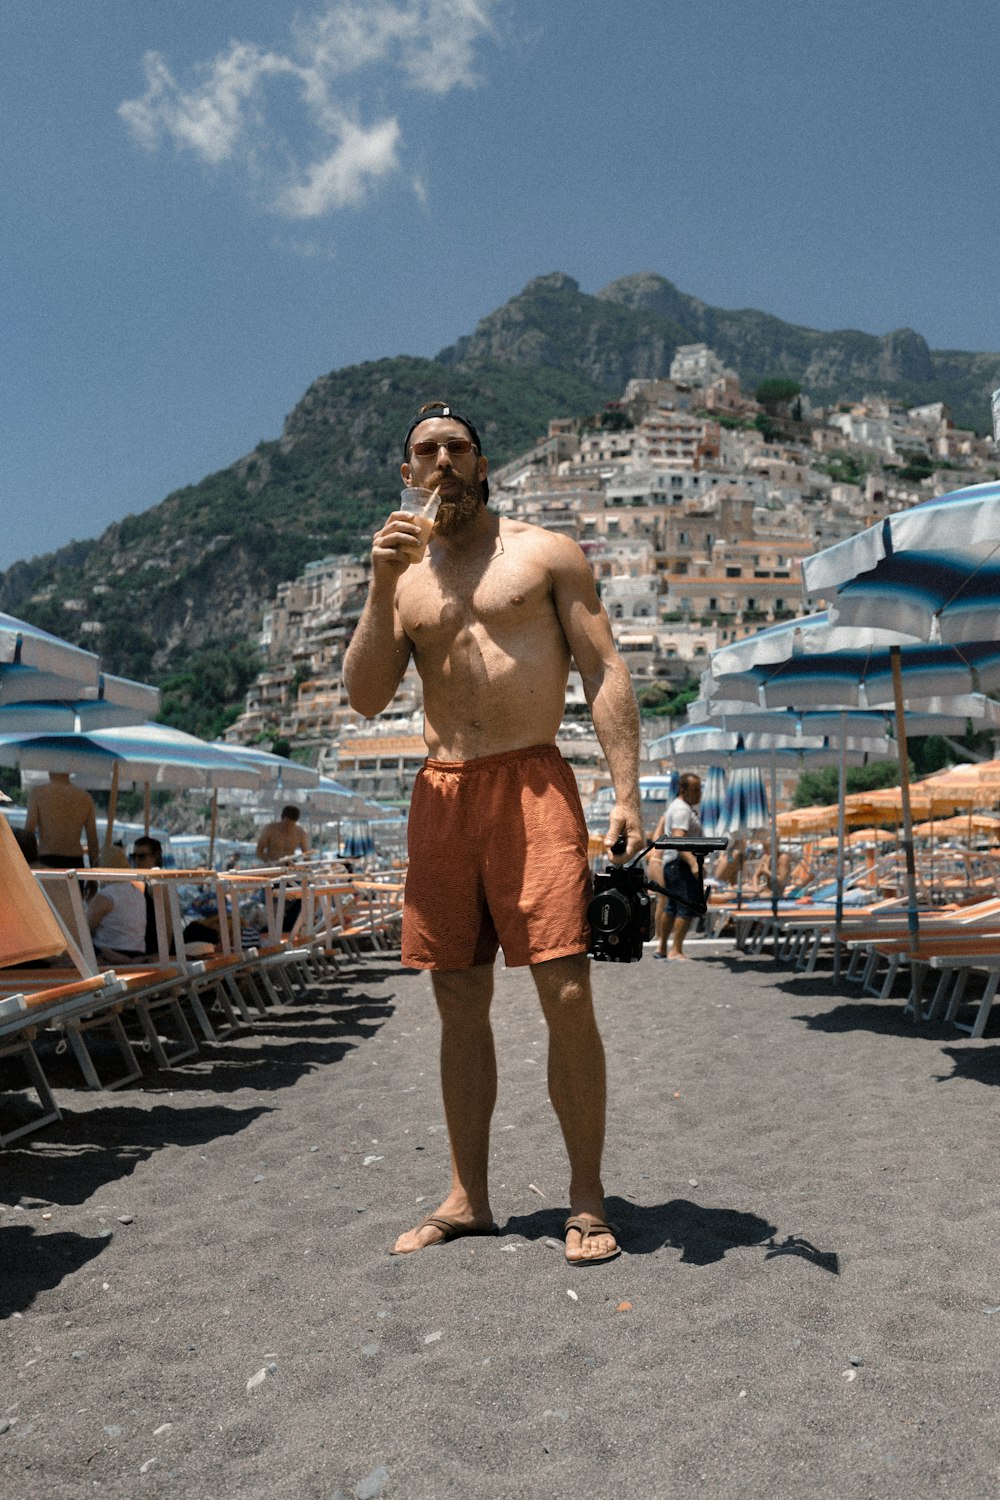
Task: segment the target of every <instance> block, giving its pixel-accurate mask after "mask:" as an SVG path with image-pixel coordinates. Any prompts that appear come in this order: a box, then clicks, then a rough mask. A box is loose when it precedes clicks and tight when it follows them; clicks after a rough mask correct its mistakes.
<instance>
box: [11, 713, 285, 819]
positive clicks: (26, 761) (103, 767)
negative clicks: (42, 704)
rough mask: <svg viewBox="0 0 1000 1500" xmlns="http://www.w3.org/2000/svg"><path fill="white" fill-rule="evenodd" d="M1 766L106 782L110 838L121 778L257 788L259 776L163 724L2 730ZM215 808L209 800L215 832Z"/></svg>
mask: <svg viewBox="0 0 1000 1500" xmlns="http://www.w3.org/2000/svg"><path fill="white" fill-rule="evenodd" d="M0 765H5V766H19V767H20V768H21V769H22V770H33V771H67V772H69V773H70V774H71V775H72V776H74V777H75V778H76V780H77V781H78V782H80V783H81V784H82V785H85V786H92V787H103V786H110V788H111V795H110V800H109V803H108V835H107V838H108V841H110V838H111V826H112V825H113V823H114V815H115V804H116V801H117V796H118V789H119V786H120V785H121V784H122V783H123V782H131V783H132V784H137V783H141V784H145V785H146V786H167V787H191V788H198V789H201V788H205V789H213V790H214V789H215V788H218V787H220V786H255V785H257V783H258V782H259V781H260V780H261V772H260V771H259V769H257V768H254V767H251V766H248V765H246V764H242V763H241V762H240V761H239V760H238V758H237V757H236V756H233V755H230V754H229V753H228V751H225V750H220V749H217V748H216V747H214V746H212V745H209V744H206V742H205V741H204V740H199V739H198V738H197V737H196V736H195V735H191V734H184V733H183V732H182V731H181V730H179V729H171V728H169V727H168V726H167V725H166V724H138V725H135V726H133V727H131V728H128V729H99V730H93V731H91V732H89V733H76V734H18V735H15V734H4V735H0ZM215 810H216V805H215V801H214V799H213V831H214V814H215Z"/></svg>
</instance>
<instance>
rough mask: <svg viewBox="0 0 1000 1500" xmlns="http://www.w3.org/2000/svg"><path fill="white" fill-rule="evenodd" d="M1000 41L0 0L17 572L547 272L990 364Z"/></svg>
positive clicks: (867, 22)
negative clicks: (889, 334) (639, 282)
mask: <svg viewBox="0 0 1000 1500" xmlns="http://www.w3.org/2000/svg"><path fill="white" fill-rule="evenodd" d="M998 45H1000V15H998V13H997V9H996V7H995V6H993V5H984V4H982V3H981V0H952V3H951V4H949V5H948V6H947V7H943V6H940V5H938V4H937V3H934V4H932V3H930V0H882V3H881V4H880V5H879V6H878V7H873V6H872V5H871V4H870V3H869V0H865V3H856V0H827V3H819V0H798V3H790V0H716V3H714V4H712V5H705V4H703V3H699V4H696V3H691V0H683V3H681V0H633V3H629V0H621V3H619V4H618V5H617V6H614V7H612V6H609V5H607V4H606V3H600V4H599V3H597V0H574V3H573V4H569V3H567V0H302V3H300V4H298V5H292V4H287V3H285V0H266V3H265V0H226V3H225V4H219V5H206V4H205V0H169V3H167V4H161V5H156V4H153V3H151V0H138V3H137V0H88V3H86V4H81V3H80V0H45V3H39V0H4V5H3V9H2V14H0V88H2V94H3V99H4V105H5V110H4V114H5V119H6V124H5V131H4V134H3V137H2V139H0V172H2V181H0V191H2V197H3V203H4V209H5V212H4V214H3V218H2V221H0V255H2V261H0V270H2V274H3V284H4V288H5V296H4V299H3V307H4V317H3V342H2V349H3V360H4V379H3V391H4V399H3V403H2V425H3V454H2V460H0V497H2V503H3V511H2V513H3V526H2V531H0V567H6V566H8V565H9V564H10V563H12V562H14V561H16V560H18V559H19V558H25V557H30V556H32V555H33V554H35V553H38V552H43V551H47V550H49V549H50V548H53V547H55V546H58V545H61V544H62V543H64V542H67V541H69V540H71V539H72V538H78V537H88V536H94V535H96V534H97V533H99V532H100V531H101V530H102V529H103V528H104V527H105V526H106V525H107V524H108V523H109V522H110V521H112V520H115V519H117V518H119V517H121V516H123V515H125V514H127V513H129V512H134V511H141V510H144V509H146V508H147V507H149V506H150V505H152V504H155V503H156V502H157V501H158V500H161V499H163V498H164V496H165V495H166V494H168V493H169V492H170V491H171V490H172V489H175V488H177V487H178V486H180V485H182V484H187V483H192V482H196V481H197V480H198V479H200V478H202V477H203V476H204V475H205V474H206V473H209V472H211V471H213V470H214V469H218V468H221V467H224V466H225V465H227V464H228V463H230V462H232V461H233V460H234V459H236V458H237V457H239V456H240V455H241V454H243V453H245V452H247V451H249V450H250V449H251V448H252V447H253V446H254V445H255V444H256V443H257V442H258V441H259V440H260V439H261V438H265V437H266V438H271V437H275V436H277V435H278V434H279V432H280V430H281V424H282V421H283V419H284V417H285V415H286V413H287V412H288V411H289V410H290V409H291V408H292V407H293V406H294V405H295V403H296V402H297V401H298V399H299V398H300V397H301V395H302V394H303V392H304V391H305V389H306V387H307V386H308V385H309V383H310V382H311V381H312V380H313V379H315V378H316V377H317V376H318V375H321V374H324V373H326V372H327V371H329V370H332V369H336V368H339V367H340V366H343V365H346V364H352V363H355V362H358V361H361V360H365V359H377V358H380V357H382V356H385V355H394V354H400V353H405V354H420V355H433V354H434V353H436V352H437V351H438V350H439V349H440V348H442V347H443V346H444V345H446V344H448V343H451V342H452V341H453V340H454V339H455V338H457V337H458V336H459V335H460V334H462V333H467V332H470V331H471V330H472V329H473V328H474V326H475V324H476V323H477V321H478V320H479V318H481V317H483V316H484V315H485V314H486V313H488V312H490V311H492V309H493V308H495V307H497V306H499V305H501V304H502V303H503V302H505V301H506V300H507V299H508V298H509V297H511V296H513V295H515V294H516V293H517V292H518V291H520V289H521V288H522V287H523V286H524V284H525V283H526V282H527V281H529V280H530V279H531V278H532V277H533V276H537V275H541V274H545V273H547V272H550V271H554V270H561V271H565V272H567V273H568V274H570V275H571V276H574V277H576V279H577V280H578V281H579V282H580V284H581V286H582V287H583V289H584V290H585V291H597V290H598V289H599V288H600V287H602V286H604V285H606V284H607V283H608V282H609V281H613V280H615V279H616V278H617V277H620V276H624V275H628V274H630V273H632V272H636V271H645V270H650V271H657V272H659V273H661V274H662V275H664V276H667V277H669V278H670V279H671V280H672V281H674V282H676V283H677V285H678V286H680V287H681V288H682V289H683V290H684V291H687V292H690V293H693V294H694V295H696V296H698V297H701V298H703V299H704V300H705V301H707V302H711V303H714V304H717V305H720V306H727V307H760V308H763V309H765V310H767V311H769V312H773V313H776V314H778V315H779V316H781V317H784V318H787V319H790V320H791V321H794V322H799V323H805V324H809V325H811V326H814V327H818V328H841V327H854V328H861V329H864V330H866V331H869V332H873V333H882V332H886V331H888V330H890V329H893V328H898V327H904V326H909V327H913V328H916V329H917V330H918V331H919V332H921V333H923V334H924V335H925V337H926V338H927V339H928V340H929V342H930V343H931V345H932V347H934V348H962V349H981V350H1000V296H998V295H997V289H996V275H995V267H996V259H997V252H996V246H997V245H998V244H1000V199H998V190H997V158H996V147H995V142H996V127H995V118H996V99H997V92H998V86H997V83H996V78H995V58H996V53H997V47H998ZM985 420H986V414H985V413H984V421H985Z"/></svg>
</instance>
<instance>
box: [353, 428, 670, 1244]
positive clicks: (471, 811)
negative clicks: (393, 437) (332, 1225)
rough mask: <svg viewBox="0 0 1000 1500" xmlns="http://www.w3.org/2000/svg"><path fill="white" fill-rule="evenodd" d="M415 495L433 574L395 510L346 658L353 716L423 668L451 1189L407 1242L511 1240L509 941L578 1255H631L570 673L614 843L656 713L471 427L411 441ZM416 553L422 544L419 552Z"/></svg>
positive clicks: (563, 559)
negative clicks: (498, 488)
mask: <svg viewBox="0 0 1000 1500" xmlns="http://www.w3.org/2000/svg"><path fill="white" fill-rule="evenodd" d="M403 451H404V462H403V466H402V470H401V473H402V476H403V480H404V482H405V483H406V484H407V485H413V486H417V487H420V488H427V489H435V488H438V489H439V490H440V495H441V506H440V509H439V511H438V517H437V520H436V522H435V527H434V532H433V534H432V537H431V541H430V544H429V546H428V549H427V552H426V554H425V556H424V557H423V559H422V560H421V561H419V562H418V563H414V562H413V551H412V549H413V541H414V536H415V535H416V534H417V528H416V526H415V525H414V524H413V521H412V519H411V518H409V517H407V515H406V514H405V513H404V512H402V511H394V512H393V513H392V515H390V516H389V518H388V520H387V521H386V523H385V525H384V526H383V527H382V529H381V530H380V531H378V532H377V533H376V534H375V538H374V541H373V545H372V573H371V582H370V587H369V592H368V599H367V602H366V604H365V608H364V612H363V614H362V617H361V620H360V622H359V624H358V628H357V630H356V632H355V634H354V637H353V639H352V641H351V644H350V646H349V648H348V651H347V655H346V658H345V662H344V679H345V682H346V684H347V689H348V694H349V697H350V701H351V704H352V706H353V707H354V708H355V709H356V710H357V711H358V712H359V713H362V714H364V715H365V716H366V717H368V718H372V717H374V716H375V715H376V714H378V713H381V711H382V710H383V709H384V708H385V707H386V706H387V704H388V703H390V702H391V700H392V697H393V695H394V693H395V692H396V689H397V687H398V685H399V683H400V681H401V679H402V677H403V674H404V672H405V671H406V667H407V664H408V662H409V660H410V657H411V656H412V657H413V660H414V663H415V665H416V668H417V671H418V672H419V674H420V677H421V680H422V682H423V689H424V739H425V741H426V744H427V749H428V751H429V759H428V760H427V761H426V762H425V764H424V766H423V768H422V769H421V771H420V773H419V775H418V777H417V782H416V785H415V787H414V792H413V799H412V802H411V807H410V820H409V837H410V862H409V868H408V871H407V881H406V893H405V898H404V915H403V962H404V963H405V964H407V965H408V966H410V967H416V968H424V969H429V970H430V971H431V979H432V983H433V986H434V995H435V999H436V1001H437V1005H438V1010H439V1013H440V1016H441V1024H442V1036H441V1084H442V1092H443V1095H444V1107H445V1117H446V1119H447V1122H448V1131H449V1135H450V1141H451V1156H452V1181H451V1190H450V1192H449V1193H448V1195H447V1197H446V1198H445V1199H444V1202H443V1203H442V1204H441V1206H440V1208H439V1209H438V1210H437V1212H436V1213H434V1214H431V1215H430V1216H429V1217H428V1218H426V1219H425V1220H423V1222H422V1223H420V1224H418V1225H417V1226H416V1228H415V1229H412V1230H409V1231H407V1233H405V1234H403V1235H401V1236H400V1237H399V1239H398V1240H397V1241H396V1244H395V1247H394V1248H395V1252H396V1253H397V1254H404V1253H408V1252H412V1251H418V1250H423V1249H425V1248H426V1247H428V1246H430V1245H435V1244H441V1243H443V1242H444V1241H446V1240H450V1239H454V1238H456V1237H457V1236H459V1235H463V1234H490V1233H496V1225H495V1224H494V1222H493V1214H492V1211H491V1209H490V1201H489V1190H488V1183H487V1163H488V1156H489V1134H490V1121H491V1117H492V1114H493V1107H494V1103H495V1101H496V1056H495V1052H494V1045H493V1033H492V1028H491V1026H490V1002H491V999H492V995H493V964H494V960H495V957H496V953H497V948H498V944H499V945H501V946H502V947H503V949H504V956H505V959H506V962H507V964H508V966H509V967H514V966H518V965H530V967H531V972H532V978H533V979H534V982H535V987H536V989H537V991H538V996H539V1000H540V1001H541V1006H542V1011H543V1013H544V1016H545V1019H546V1022H547V1023H548V1030H549V1057H548V1084H549V1096H550V1098H551V1100H552V1104H553V1106H554V1108H555V1111H556V1115H557V1116H558V1119H559V1124H560V1127H561V1129H562V1133H563V1138H564V1140H565V1143H566V1149H567V1153H568V1156H569V1163H570V1184H569V1199H570V1208H571V1215H570V1218H569V1220H568V1221H567V1226H566V1257H567V1259H568V1260H571V1261H574V1262H580V1261H598V1260H607V1259H610V1258H611V1257H612V1256H614V1255H616V1254H617V1253H618V1246H617V1243H616V1240H615V1237H614V1233H613V1231H612V1230H611V1229H610V1227H609V1226H608V1225H607V1224H606V1223H605V1220H604V1188H603V1184H602V1182H601V1156H602V1152H603V1146H604V1119H605V1071H604V1050H603V1046H602V1043H601V1038H600V1034H599V1032H598V1029H597V1023H596V1020H595V1018H594V1011H593V1002H592V997H591V989H590V960H589V959H588V957H587V954H586V948H587V942H588V929H587V923H586V904H587V900H588V898H589V894H590V876H589V867H588V863H587V829H586V824H585V823H584V820H583V815H582V810H581V808H580V801H579V795H578V793H577V790H576V782H575V779H574V777H573V774H572V772H571V771H570V769H569V767H568V766H567V764H566V762H565V761H564V760H563V759H562V757H561V756H560V755H559V752H558V751H557V749H556V747H555V739H556V734H557V731H558V729H559V725H560V722H561V720H562V716H563V709H564V707H565V701H566V683H567V679H568V676H569V668H570V662H571V661H574V662H575V663H576V666H577V668H578V670H579V672H580V675H581V677H582V679H583V686H584V691H585V693H586V697H587V702H588V703H589V705H590V709H591V713H592V715H593V720H594V727H595V730H596V732H597V735H598V738H599V740H600V743H601V746H602V748H603V750H604V753H605V756H606V757H607V761H608V765H609V767H610V770H611V776H612V779H613V782H614V787H615V796H616V799H617V800H616V802H615V807H614V811H613V812H612V815H611V819H610V826H609V829H608V834H607V838H606V841H605V842H606V845H607V847H608V849H609V850H610V848H611V846H612V845H613V844H614V843H615V841H616V840H617V839H618V836H619V834H624V836H625V843H626V847H625V853H624V854H623V855H621V856H619V857H621V858H628V857H630V856H631V855H632V854H634V853H636V852H637V851H638V850H639V849H640V848H641V847H642V843H643V838H642V816H641V810H640V804H639V787H638V754H639V715H638V710H637V708H636V703H635V695H634V693H633V691H632V684H631V681H630V679H629V674H628V670H627V668H626V666H625V664H624V662H623V661H622V660H621V658H620V656H619V655H618V653H617V651H616V649H615V644H614V640H613V637H612V634H611V627H610V625H609V623H608V617H607V615H606V613H605V611H604V609H603V608H602V606H601V603H600V601H599V599H598V597H597V590H596V588H595V586H594V578H593V574H592V572H591V570H590V567H589V565H588V563H587V561H586V559H585V557H584V555H583V553H582V552H581V550H580V548H579V547H578V546H577V545H576V543H575V542H573V541H571V540H570V539H569V538H568V537H565V536H561V535H559V534H557V533H555V532H550V531H545V530H543V529H542V528H541V527H538V526H529V525H527V524H525V523H524V522H522V521H517V520H510V519H507V518H506V517H504V518H500V517H499V516H496V515H494V514H493V513H492V512H491V511H490V510H489V509H488V508H487V501H488V499H489V486H488V482H487V478H486V474H487V461H486V458H485V457H484V455H483V453H482V451H481V444H480V441H479V436H478V433H477V432H476V429H475V428H474V426H473V425H472V423H471V422H470V421H469V420H468V419H467V418H465V417H462V416H459V415H458V414H457V413H456V412H454V411H453V410H452V408H450V407H448V406H446V405H444V404H443V403H441V402H432V403H430V404H429V406H426V407H423V408H421V411H420V413H419V414H418V415H417V417H416V419H415V420H414V422H413V423H412V424H411V426H410V429H409V431H408V432H407V434H406V440H405V442H404V449H403ZM408 549H410V550H408Z"/></svg>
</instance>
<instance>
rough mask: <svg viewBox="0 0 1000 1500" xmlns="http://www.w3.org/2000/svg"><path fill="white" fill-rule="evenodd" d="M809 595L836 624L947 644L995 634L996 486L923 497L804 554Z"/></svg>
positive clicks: (999, 545)
mask: <svg viewBox="0 0 1000 1500" xmlns="http://www.w3.org/2000/svg"><path fill="white" fill-rule="evenodd" d="M802 578H803V584H804V587H805V590H806V595H807V597H809V598H812V599H816V598H822V599H825V600H827V601H828V602H831V603H832V602H833V599H834V595H836V601H835V604H834V606H833V607H834V612H835V614H836V619H837V622H838V624H839V625H841V626H842V627H848V626H853V625H861V626H868V625H870V624H873V623H875V622H876V621H877V622H878V623H879V625H880V626H882V627H888V628H890V629H893V630H899V631H901V632H902V633H904V634H906V635H910V636H915V637H917V638H919V639H920V640H931V639H932V638H934V637H936V638H938V639H940V640H941V641H944V642H948V643H955V642H963V641H985V640H996V639H997V638H998V637H1000V483H996V482H993V483H991V484H977V485H972V486H970V487H968V488H966V489H961V490H954V491H952V492H951V493H950V494H947V495H938V496H936V497H935V498H934V499H932V500H925V501H923V502H922V504H920V505H914V506H911V507H910V509H908V510H903V511H896V512H895V513H894V514H893V515H891V516H886V517H885V519H884V520H882V521H879V522H877V523H876V524H875V525H874V526H869V527H868V529H867V530H866V531H862V532H859V533H858V535H857V536H852V537H848V538H847V539H846V540H845V541H842V542H838V543H837V544H836V545H835V546H833V547H827V548H826V549H825V550H824V551H822V552H817V553H815V554H814V555H813V556H812V557H808V558H806V559H805V561H804V562H803V564H802Z"/></svg>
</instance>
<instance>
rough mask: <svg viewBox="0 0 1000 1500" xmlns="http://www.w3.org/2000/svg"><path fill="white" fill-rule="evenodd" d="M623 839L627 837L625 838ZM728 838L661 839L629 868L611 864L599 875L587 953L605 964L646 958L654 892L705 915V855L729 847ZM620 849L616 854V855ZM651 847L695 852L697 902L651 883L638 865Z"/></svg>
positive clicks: (590, 909)
mask: <svg viewBox="0 0 1000 1500" xmlns="http://www.w3.org/2000/svg"><path fill="white" fill-rule="evenodd" d="M622 838H623V839H624V835H623V836H622ZM728 842H729V841H728V839H667V838H663V839H656V840H655V841H654V842H653V843H652V844H647V845H646V847H645V849H643V850H642V851H641V852H640V853H639V854H637V855H636V857H635V859H633V860H632V862H631V863H630V864H627V865H608V868H607V869H606V870H603V871H600V872H598V874H596V875H595V876H594V895H593V897H592V899H591V902H590V905H589V906H588V907H587V921H588V922H589V923H590V947H589V948H588V950H587V951H588V953H589V954H590V955H591V957H592V958H596V959H598V960H599V961H601V962H604V963H613V964H634V963H638V961H639V959H640V958H641V957H642V945H643V943H645V942H647V941H648V940H649V939H650V938H651V937H652V935H653V903H652V901H651V900H650V897H649V892H650V891H658V892H659V893H660V894H661V895H663V896H670V897H672V898H673V900H674V901H676V902H677V905H678V906H679V907H683V908H684V909H685V911H686V912H687V913H688V914H689V915H690V916H692V917H703V916H704V915H705V912H706V911H707V910H708V906H707V904H706V901H705V881H704V867H705V855H706V854H711V853H713V852H714V851H715V850H718V849H725V847H726V845H727V844H728ZM617 849H618V845H617V844H616V845H615V849H614V851H613V852H617ZM651 849H673V850H676V852H677V853H678V854H681V853H684V854H693V855H694V857H695V859H696V860H697V861H698V874H697V876H696V877H694V878H695V880H696V881H697V899H689V898H688V897H687V896H685V895H683V894H681V893H680V892H678V891H668V890H667V888H666V887H665V886H662V885H660V884H659V882H658V881H656V880H648V879H647V878H646V873H645V871H644V870H643V869H642V868H641V866H640V864H639V861H640V860H642V859H645V857H646V855H647V854H648V853H649V851H650V850H651Z"/></svg>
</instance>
